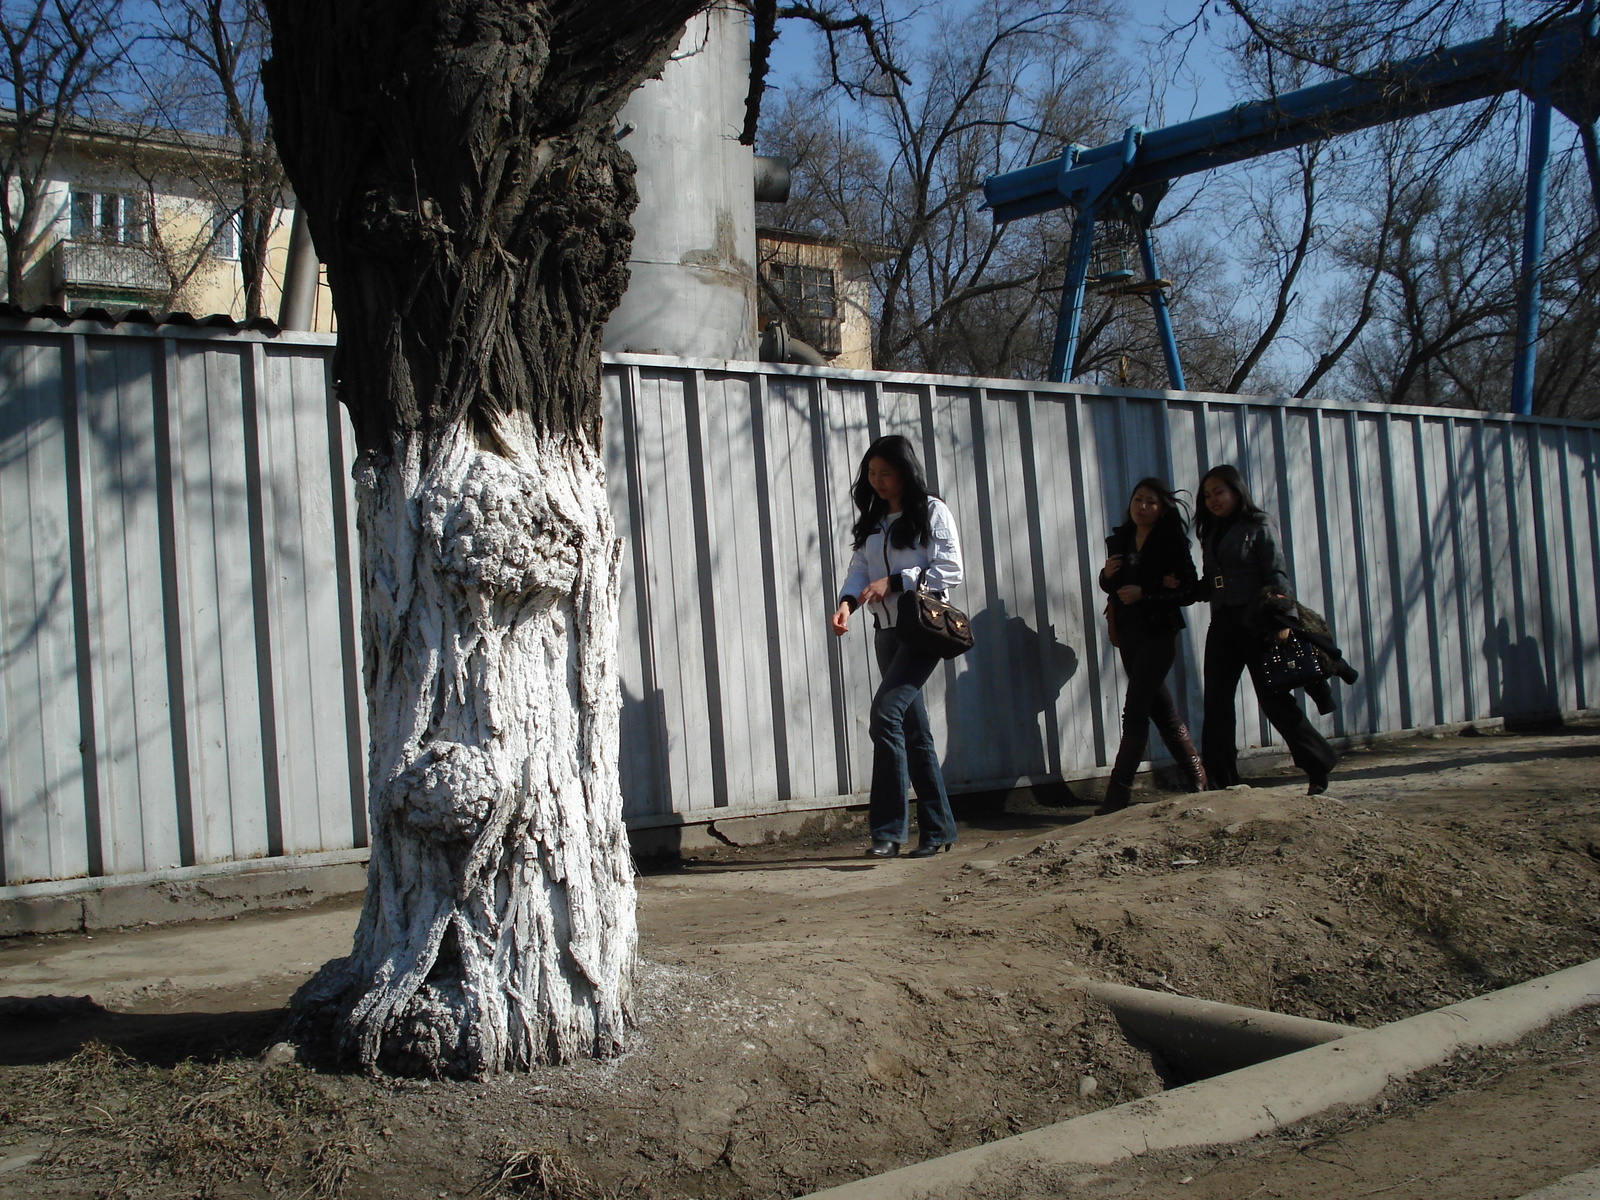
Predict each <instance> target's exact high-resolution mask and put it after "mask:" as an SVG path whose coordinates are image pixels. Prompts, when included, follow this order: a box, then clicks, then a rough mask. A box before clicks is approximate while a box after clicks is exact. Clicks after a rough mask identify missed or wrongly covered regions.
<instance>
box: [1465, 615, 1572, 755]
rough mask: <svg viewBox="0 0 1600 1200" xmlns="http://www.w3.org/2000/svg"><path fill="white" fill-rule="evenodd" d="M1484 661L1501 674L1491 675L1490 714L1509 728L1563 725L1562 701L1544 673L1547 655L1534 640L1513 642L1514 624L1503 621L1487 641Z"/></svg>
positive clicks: (1497, 623)
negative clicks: (1502, 719) (1503, 721)
mask: <svg viewBox="0 0 1600 1200" xmlns="http://www.w3.org/2000/svg"><path fill="white" fill-rule="evenodd" d="M1483 653H1484V657H1485V658H1487V659H1488V660H1489V661H1490V663H1491V664H1492V665H1493V666H1494V667H1497V668H1498V670H1491V671H1490V672H1489V689H1490V695H1489V714H1490V715H1491V716H1496V717H1502V718H1504V720H1505V723H1506V727H1507V728H1508V729H1511V728H1520V729H1530V728H1531V729H1537V728H1546V727H1551V726H1559V725H1561V724H1562V719H1561V700H1560V698H1559V697H1558V696H1557V694H1556V689H1555V684H1554V683H1553V682H1552V681H1551V680H1550V678H1549V677H1548V676H1547V675H1546V673H1545V669H1544V668H1545V664H1544V654H1543V652H1542V651H1541V650H1540V649H1539V643H1538V640H1537V639H1535V638H1533V637H1523V638H1513V637H1512V634H1511V622H1510V621H1509V620H1507V619H1506V618H1505V617H1501V618H1500V620H1499V621H1497V622H1495V627H1494V632H1493V633H1492V634H1490V635H1489V636H1488V637H1487V638H1485V639H1484V647H1483Z"/></svg>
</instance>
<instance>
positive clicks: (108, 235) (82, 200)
mask: <svg viewBox="0 0 1600 1200" xmlns="http://www.w3.org/2000/svg"><path fill="white" fill-rule="evenodd" d="M148 226H149V218H148V216H147V214H146V212H145V206H144V204H143V203H142V202H141V201H140V200H139V198H138V197H137V196H125V195H123V194H121V193H120V192H73V193H72V240H73V241H75V242H114V243H116V244H118V245H122V246H142V245H144V243H145V241H146V239H147V235H148Z"/></svg>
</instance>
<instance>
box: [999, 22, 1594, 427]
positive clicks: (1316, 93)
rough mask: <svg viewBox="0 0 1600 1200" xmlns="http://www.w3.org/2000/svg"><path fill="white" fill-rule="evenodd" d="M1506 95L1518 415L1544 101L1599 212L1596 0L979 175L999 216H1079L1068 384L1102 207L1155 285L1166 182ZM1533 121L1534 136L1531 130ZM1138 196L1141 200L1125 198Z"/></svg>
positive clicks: (1069, 303)
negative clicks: (1134, 217)
mask: <svg viewBox="0 0 1600 1200" xmlns="http://www.w3.org/2000/svg"><path fill="white" fill-rule="evenodd" d="M1510 91H1520V92H1522V93H1524V94H1525V95H1527V96H1529V97H1530V98H1531V99H1532V100H1533V101H1534V103H1535V115H1534V126H1535V133H1534V137H1533V138H1532V139H1531V141H1530V168H1529V185H1528V206H1527V211H1526V213H1525V217H1524V221H1525V225H1524V235H1525V236H1524V239H1523V264H1522V292H1521V297H1520V299H1521V303H1520V304H1519V309H1518V333H1517V342H1516V345H1517V361H1516V381H1517V382H1516V395H1515V404H1516V405H1517V411H1527V410H1528V409H1527V408H1525V407H1523V405H1525V404H1526V405H1528V406H1531V403H1532V395H1533V374H1534V362H1535V360H1534V355H1535V352H1536V350H1537V345H1538V307H1539V287H1538V280H1539V271H1540V267H1541V266H1542V253H1543V244H1544V236H1543V228H1544V200H1543V197H1544V185H1543V183H1542V177H1543V166H1542V162H1541V163H1540V164H1539V165H1538V174H1539V176H1540V182H1538V185H1537V187H1536V186H1535V179H1534V174H1535V162H1534V161H1533V160H1536V159H1542V158H1543V157H1546V156H1547V155H1548V147H1549V117H1550V112H1551V111H1552V109H1553V110H1558V111H1560V112H1561V113H1563V114H1564V115H1566V116H1567V117H1569V118H1570V119H1571V120H1573V121H1574V122H1576V123H1577V125H1578V126H1579V129H1580V132H1581V135H1582V138H1583V146H1584V153H1585V156H1586V159H1587V162H1588V166H1589V176H1590V181H1591V184H1592V187H1593V190H1594V194H1595V206H1596V210H1597V211H1600V151H1597V149H1596V136H1595V126H1596V121H1597V119H1600V36H1597V29H1596V4H1595V0H1590V3H1588V4H1586V5H1585V10H1584V12H1583V13H1582V14H1581V15H1579V16H1576V17H1568V18H1565V19H1562V20H1559V21H1552V22H1550V23H1548V24H1546V25H1543V26H1538V27H1535V28H1532V29H1530V30H1527V31H1519V30H1516V29H1512V28H1506V29H1504V30H1502V31H1501V32H1499V33H1497V34H1496V35H1495V36H1493V37H1488V38H1481V39H1479V40H1477V41H1474V42H1467V43H1464V44H1462V45H1459V46H1450V47H1446V48H1444V49H1441V50H1435V51H1432V52H1431V53H1428V54H1423V55H1418V56H1417V57H1415V58H1409V59H1406V60H1404V61H1402V62H1397V63H1390V64H1388V65H1386V66H1384V67H1381V68H1379V69H1378V70H1375V71H1370V72H1367V73H1365V74H1362V75H1354V76H1350V77H1348V78H1345V79H1336V80H1332V81H1330V82H1327V83H1319V84H1316V85H1314V86H1312V87H1308V88H1301V89H1300V90H1298V91H1294V92H1287V93H1285V94H1283V95H1281V96H1276V97H1273V98H1271V99H1268V100H1257V101H1254V102H1252V103H1249V104H1241V105H1238V106H1237V107H1235V108H1231V109H1229V110H1228V111H1227V112H1222V113H1215V114H1213V115H1211V116H1208V117H1200V118H1198V119H1196V120H1193V121H1186V122H1184V123H1183V124H1181V125H1172V126H1168V127H1167V128H1165V129H1157V130H1152V131H1145V130H1143V129H1140V128H1138V127H1135V128H1133V129H1130V130H1128V132H1127V133H1126V134H1125V135H1124V136H1123V138H1122V139H1121V140H1120V141H1116V142H1108V143H1107V144H1105V145H1103V146H1097V147H1095V148H1094V149H1092V150H1091V149H1085V148H1084V147H1082V146H1070V147H1068V149H1067V150H1066V152H1065V153H1063V154H1062V155H1061V157H1059V158H1056V159H1051V160H1048V161H1046V162H1042V163H1035V164H1034V165H1032V166H1030V167H1024V168H1022V169H1021V170H1018V171H1011V172H1008V173H1007V174H1004V175H992V176H990V177H989V178H988V179H987V180H986V181H985V182H984V196H985V198H986V200H987V202H988V206H989V207H990V208H991V209H993V211H994V218H995V221H996V222H1000V223H1003V222H1006V221H1014V220H1017V219H1019V218H1021V217H1027V216H1032V215H1034V214H1036V213H1043V212H1050V211H1052V210H1055V209H1059V208H1072V209H1074V210H1075V212H1076V217H1075V219H1074V221H1073V225H1072V246H1071V250H1070V251H1069V254H1068V269H1067V279H1066V285H1065V286H1064V287H1063V289H1062V293H1061V313H1060V315H1059V318H1058V320H1057V324H1056V344H1055V348H1054V352H1053V353H1052V355H1051V367H1050V371H1051V378H1053V379H1056V380H1058V381H1065V380H1067V379H1069V378H1071V375H1072V367H1073V363H1074V361H1075V359H1076V357H1077V352H1078V330H1079V325H1080V321H1081V315H1082V314H1081V310H1082V307H1083V299H1084V292H1085V286H1084V281H1085V279H1086V277H1087V272H1088V264H1089V259H1090V245H1091V242H1092V240H1093V235H1094V227H1095V223H1096V221H1097V219H1098V217H1099V214H1100V213H1102V212H1104V211H1105V210H1106V209H1107V208H1108V207H1110V206H1113V205H1123V206H1129V207H1134V208H1142V210H1143V211H1142V212H1141V213H1140V221H1139V224H1140V228H1141V247H1140V251H1141V257H1142V258H1143V259H1144V268H1145V275H1146V278H1147V279H1148V280H1151V281H1154V280H1155V279H1156V268H1155V254H1154V249H1153V247H1152V246H1151V245H1150V237H1149V226H1150V222H1151V220H1152V219H1153V217H1154V210H1155V206H1156V205H1157V204H1158V203H1159V202H1160V200H1161V197H1162V196H1163V195H1165V193H1166V190H1167V185H1168V183H1169V182H1170V181H1171V180H1174V179H1178V178H1181V177H1182V176H1185V175H1192V174H1194V173H1196V172H1198V171H1208V170H1210V169H1212V168H1213V167H1220V166H1226V165H1227V164H1229V163H1236V162H1243V161H1246V160H1248V159H1252V158H1257V157H1259V156H1261V155H1263V154H1271V153H1272V152H1274V151H1277V150H1287V149H1290V148H1292V147H1294V146H1300V145H1304V144H1306V143H1308V142H1314V141H1318V140H1321V139H1323V138H1326V137H1330V136H1332V135H1334V134H1338V133H1350V132H1354V131H1356V130H1360V129H1369V128H1372V127H1373V126H1377V125H1383V124H1386V123H1388V122H1391V121H1398V120H1403V119H1405V118H1408V117H1414V116H1419V115H1421V114H1423V113H1429V112H1436V111H1438V110H1440V109H1445V108H1450V107H1453V106H1455V105H1458V104H1466V103H1468V102H1470V101H1473V100H1483V99H1487V98H1488V97H1490V96H1497V95H1501V94H1503V93H1505V92H1510ZM1541 112H1542V114H1543V115H1542V116H1541V115H1540V113H1541ZM1541 124H1542V128H1543V130H1544V133H1543V135H1542V141H1541V140H1540V135H1539V133H1538V129H1539V128H1540V126H1541ZM1541 146H1542V147H1543V150H1540V147H1541ZM1134 197H1138V198H1139V199H1140V200H1141V201H1142V202H1143V203H1142V205H1135V204H1134V203H1133V198H1134ZM1150 302H1151V306H1152V308H1153V310H1154V312H1155V318H1156V326H1157V329H1158V331H1159V332H1160V335H1161V342H1162V351H1163V353H1164V354H1165V356H1166V359H1167V373H1168V375H1169V377H1170V378H1171V380H1172V386H1174V387H1176V388H1181V387H1183V372H1182V369H1181V367H1180V365H1179V363H1178V351H1177V342H1176V340H1175V339H1174V338H1173V336H1172V324H1171V319H1170V316H1169V314H1168V312H1167V307H1166V298H1165V297H1164V296H1162V295H1161V294H1160V291H1159V289H1155V288H1152V289H1151V292H1150Z"/></svg>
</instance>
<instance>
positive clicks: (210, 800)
mask: <svg viewBox="0 0 1600 1200" xmlns="http://www.w3.org/2000/svg"><path fill="white" fill-rule="evenodd" d="M179 345H180V346H182V347H183V351H182V353H181V355H180V357H179V359H178V362H177V363H176V364H174V365H175V368H176V370H175V372H174V379H173V389H172V393H173V394H172V403H171V404H170V406H169V408H170V412H171V417H170V419H171V422H172V433H171V437H170V440H171V443H172V447H173V464H174V465H173V473H174V490H175V495H176V503H175V505H174V507H175V510H176V513H177V528H178V531H179V532H178V561H179V589H178V601H179V604H180V605H181V606H182V609H183V612H184V616H185V619H184V630H185V633H186V638H185V645H184V647H183V649H184V654H183V662H184V670H185V675H186V678H185V688H184V695H185V698H186V700H187V703H188V706H189V711H188V713H187V714H186V724H187V726H188V728H189V730H190V737H189V753H190V758H191V764H190V773H191V779H192V781H193V788H194V792H195V796H196V804H197V820H196V822H195V826H196V827H195V853H196V857H197V858H198V860H199V861H200V862H223V861H228V860H231V859H242V858H253V857H257V856H260V855H264V854H267V853H268V852H269V844H268V837H267V795H266V760H265V754H264V750H263V745H262V738H261V702H260V701H261V698H260V689H259V687H258V679H259V664H258V660H257V653H258V649H259V648H258V647H257V645H256V638H255V603H254V584H253V579H252V572H251V563H250V554H249V545H250V517H249V509H250V504H249V499H248V495H249V490H250V488H249V477H248V472H247V470H246V462H245V460H246V455H245V436H244V412H245V409H244V387H245V383H244V367H245V363H244V359H243V356H242V355H241V353H240V348H239V347H234V346H228V347H216V346H209V345H206V344H204V343H186V342H180V343H179ZM223 798H231V799H230V802H224V800H223Z"/></svg>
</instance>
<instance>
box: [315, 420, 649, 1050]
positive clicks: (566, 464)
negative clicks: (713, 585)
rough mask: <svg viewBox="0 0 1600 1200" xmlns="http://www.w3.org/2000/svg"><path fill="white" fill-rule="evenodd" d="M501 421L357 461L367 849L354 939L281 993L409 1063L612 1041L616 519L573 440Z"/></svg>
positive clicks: (622, 933) (616, 927)
mask: <svg viewBox="0 0 1600 1200" xmlns="http://www.w3.org/2000/svg"><path fill="white" fill-rule="evenodd" d="M496 432H497V434H498V439H497V440H498V442H499V445H498V446H497V448H496V449H494V450H484V449H480V448H479V447H478V446H477V445H475V444H474V439H473V438H472V437H471V436H470V435H468V434H467V433H466V431H464V430H460V429H457V430H455V431H453V432H452V433H451V434H450V435H449V436H447V437H446V438H444V439H443V441H442V443H441V444H439V445H437V446H434V447H431V448H430V447H425V446H424V445H423V442H422V439H420V438H418V437H415V436H409V437H406V436H402V437H398V438H396V440H395V444H394V449H393V450H392V451H391V452H390V453H388V454H377V453H369V454H367V455H365V456H364V457H363V459H362V461H361V462H360V464H359V466H358V468H357V484H358V496H359V504H360V524H361V546H362V584H363V589H364V595H365V599H366V610H365V627H364V636H365V642H366V684H367V697H368V705H369V710H370V713H371V723H372V746H371V759H370V777H371V812H372V839H373V850H372V862H371V867H370V871H369V879H368V886H367V899H366V906H365V908H364V910H363V911H362V914H361V923H360V926H359V928H358V930H357V932H356V938H355V946H354V949H353V950H352V952H351V954H350V956H349V957H348V958H344V959H338V960H336V961H334V962H332V963H329V964H328V965H327V966H326V967H324V968H323V970H322V972H321V974H319V975H318V976H317V977H316V978H315V979H314V980H312V981H311V982H310V983H308V984H307V985H306V986H305V987H304V988H302V989H301V991H300V993H299V994H298V995H297V996H296V997H295V1002H294V1004H295V1011H296V1015H297V1019H298V1021H299V1023H300V1025H301V1027H302V1029H303V1030H304V1031H305V1032H306V1033H308V1034H311V1035H312V1036H313V1037H314V1038H315V1039H316V1040H321V1039H324V1038H327V1037H328V1036H329V1035H330V1034H331V1035H332V1039H333V1046H334V1048H335V1049H336V1050H337V1051H338V1052H339V1056H340V1057H343V1058H353V1059H354V1060H356V1061H357V1062H360V1063H362V1064H364V1065H367V1066H377V1067H381V1068H383V1069H385V1070H390V1071H395V1072H399V1073H404V1074H413V1073H425V1074H448V1075H456V1076H465V1077H481V1076H483V1075H486V1074H492V1073H494V1072H496V1071H498V1070H501V1069H506V1068H519V1067H527V1066H530V1065H532V1064H534V1063H539V1062H560V1061H564V1060H567V1059H570V1058H572V1057H574V1056H577V1055H581V1054H591V1053H593V1054H609V1053H615V1052H616V1051H617V1050H619V1049H620V1048H621V1047H622V1044H623V1034H624V1029H625V1025H626V1023H627V1019H628V979H629V972H630V969H631V967H632V962H633V954H634V943H635V933H634V898H633V880H632V867H631V863H630V859H629V856H628V844H627V835H626V831H625V830H624V828H623V825H622V803H621V796H620V792H619V790H618V784H617V768H616V763H617V708H618V696H617V687H616V586H617V562H618V558H617V553H618V542H617V539H616V537H615V536H614V534H613V532H612V528H611V516H610V511H609V509H608V508H607V503H606V494H605V487H604V485H603V483H602V480H601V471H600V464H599V462H598V461H597V460H596V458H595V454H594V451H593V449H592V448H591V447H589V446H588V445H587V444H586V443H585V442H583V441H582V440H581V439H574V438H566V437H560V436H546V437H540V436H538V435H537V434H535V433H534V432H533V431H532V430H531V429H530V428H527V427H524V428H520V429H518V428H513V427H509V426H502V427H501V428H499V429H497V431H496ZM430 450H431V453H430V452H429V451H430Z"/></svg>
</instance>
